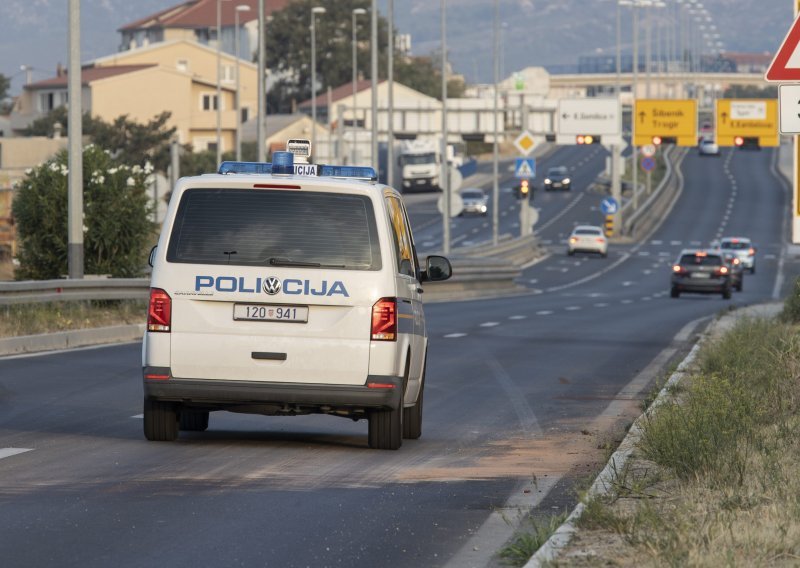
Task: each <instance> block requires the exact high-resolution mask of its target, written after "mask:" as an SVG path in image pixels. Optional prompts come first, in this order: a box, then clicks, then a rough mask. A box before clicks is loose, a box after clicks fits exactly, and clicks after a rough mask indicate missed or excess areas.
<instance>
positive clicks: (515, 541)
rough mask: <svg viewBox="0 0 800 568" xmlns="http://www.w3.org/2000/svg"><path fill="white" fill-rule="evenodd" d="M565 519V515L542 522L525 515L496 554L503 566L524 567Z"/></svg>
mask: <svg viewBox="0 0 800 568" xmlns="http://www.w3.org/2000/svg"><path fill="white" fill-rule="evenodd" d="M566 518H567V513H562V514H560V515H554V516H551V517H548V518H546V519H544V520H537V519H536V518H534V517H533V516H532V515H527V516H526V517H525V519H524V521H523V522H522V523H521V526H520V528H519V529H518V530H517V532H516V533H515V534H514V536H513V537H512V538H511V540H510V541H509V543H508V544H506V545H505V546H504V547H503V548H502V549H501V550H500V552H499V553H498V554H499V556H500V559H501V560H502V562H503V564H505V565H506V566H524V565H525V564H526V563H527V562H528V560H529V559H530V557H531V556H533V554H534V553H535V552H536V551H537V550H539V548H541V546H542V545H543V544H544V543H545V542H547V539H548V538H550V535H552V534H553V533H554V532H556V529H558V527H560V526H561V523H563V522H564V520H565V519H566Z"/></svg>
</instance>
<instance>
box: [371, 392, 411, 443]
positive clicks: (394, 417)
mask: <svg viewBox="0 0 800 568" xmlns="http://www.w3.org/2000/svg"><path fill="white" fill-rule="evenodd" d="M368 420H369V434H368V437H369V447H370V448H372V449H375V450H397V449H400V446H401V445H403V401H402V399H400V400H399V401H398V406H397V407H396V408H391V409H388V410H386V409H381V410H371V411H370V413H369V418H368Z"/></svg>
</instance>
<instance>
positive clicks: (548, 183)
mask: <svg viewBox="0 0 800 568" xmlns="http://www.w3.org/2000/svg"><path fill="white" fill-rule="evenodd" d="M544 189H545V191H550V190H551V189H563V190H564V191H569V190H570V189H572V180H571V179H569V172H568V171H567V167H566V166H555V167H552V168H550V169H549V170H547V176H546V177H545V178H544Z"/></svg>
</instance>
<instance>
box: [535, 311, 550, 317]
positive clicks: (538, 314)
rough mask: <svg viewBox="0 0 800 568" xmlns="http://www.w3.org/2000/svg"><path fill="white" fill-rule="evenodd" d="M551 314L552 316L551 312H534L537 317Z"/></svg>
mask: <svg viewBox="0 0 800 568" xmlns="http://www.w3.org/2000/svg"><path fill="white" fill-rule="evenodd" d="M552 314H553V311H552V310H539V311H538V312H536V315H537V316H549V315H552Z"/></svg>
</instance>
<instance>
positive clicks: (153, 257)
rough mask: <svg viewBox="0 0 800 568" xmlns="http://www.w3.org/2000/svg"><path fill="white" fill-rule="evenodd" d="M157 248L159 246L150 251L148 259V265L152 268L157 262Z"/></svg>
mask: <svg viewBox="0 0 800 568" xmlns="http://www.w3.org/2000/svg"><path fill="white" fill-rule="evenodd" d="M157 248H158V245H156V246H154V247H153V248H151V249H150V256H149V257H148V259H147V264H149V265H150V268H152V267H153V263H154V262H155V261H156V249H157Z"/></svg>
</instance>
